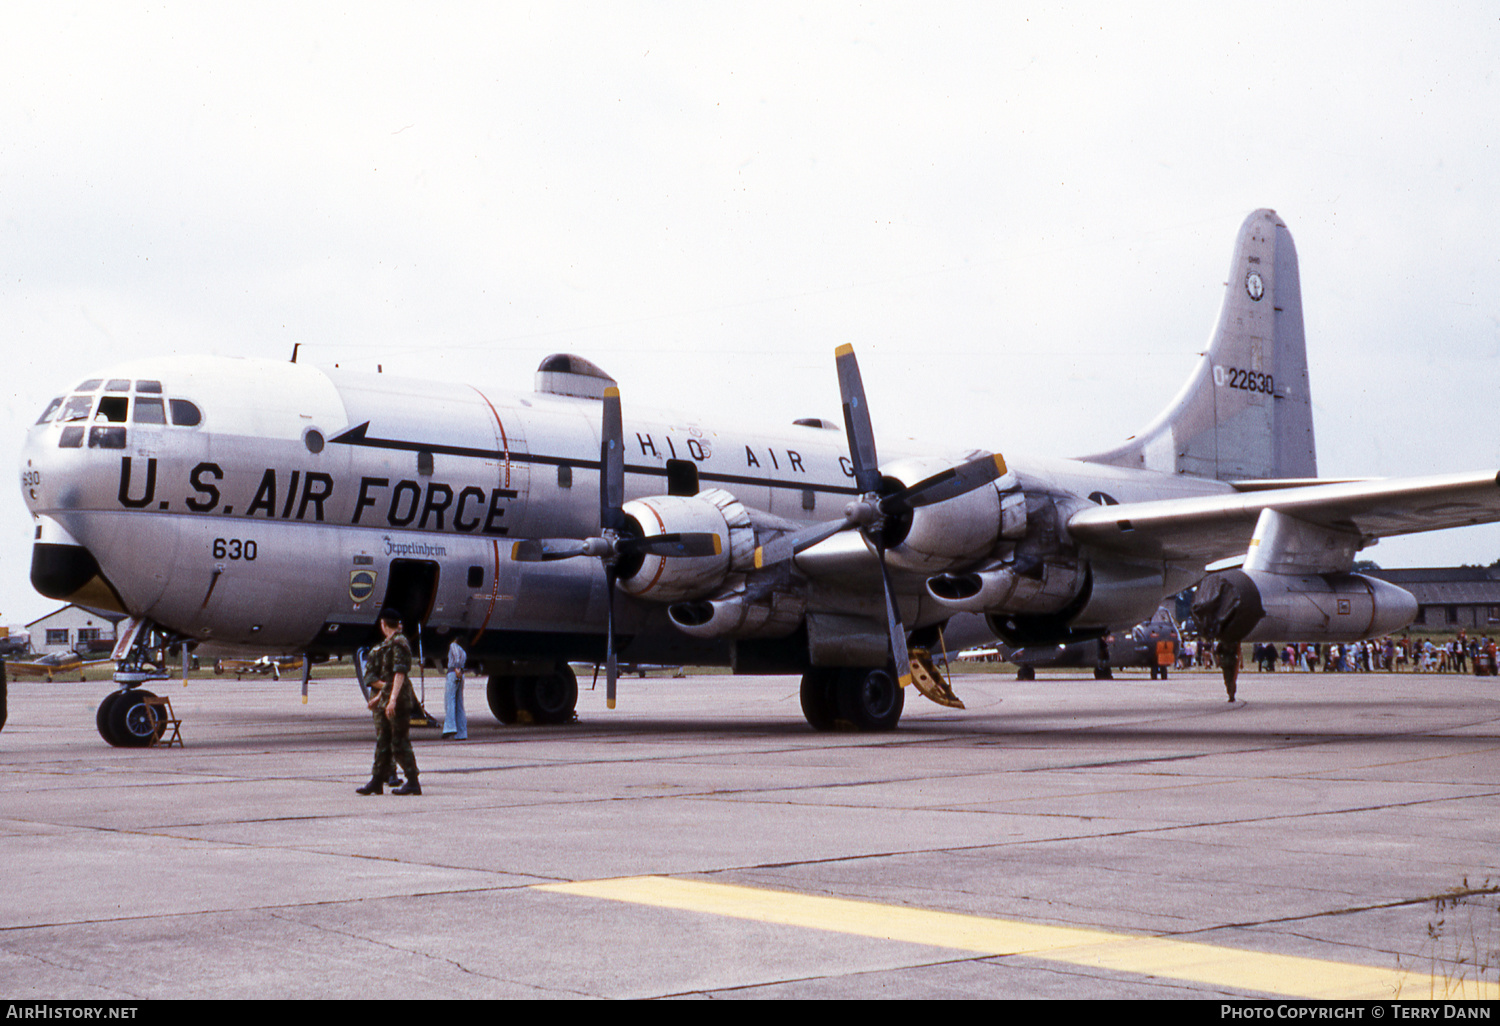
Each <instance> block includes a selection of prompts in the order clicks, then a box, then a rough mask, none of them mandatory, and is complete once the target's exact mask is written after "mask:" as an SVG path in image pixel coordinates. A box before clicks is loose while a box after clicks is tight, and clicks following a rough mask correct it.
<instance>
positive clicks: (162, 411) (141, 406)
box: [131, 395, 167, 424]
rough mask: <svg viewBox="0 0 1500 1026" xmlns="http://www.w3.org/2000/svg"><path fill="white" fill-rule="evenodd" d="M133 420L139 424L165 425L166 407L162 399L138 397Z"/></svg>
mask: <svg viewBox="0 0 1500 1026" xmlns="http://www.w3.org/2000/svg"><path fill="white" fill-rule="evenodd" d="M131 419H132V420H134V421H135V422H136V423H137V424H165V423H166V422H167V410H166V406H165V405H164V404H163V403H162V401H161V400H160V399H155V398H151V397H149V396H139V395H138V396H136V397H135V413H134V414H133V415H132V417H131Z"/></svg>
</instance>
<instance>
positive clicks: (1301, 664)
mask: <svg viewBox="0 0 1500 1026" xmlns="http://www.w3.org/2000/svg"><path fill="white" fill-rule="evenodd" d="M1245 647H1248V648H1249V649H1250V659H1249V660H1248V661H1246V660H1245V659H1244V655H1245V653H1244V651H1243V649H1242V651H1241V665H1242V666H1244V667H1247V668H1248V667H1249V666H1250V664H1251V663H1253V664H1254V665H1255V668H1256V669H1257V670H1258V671H1260V672H1263V673H1271V672H1275V671H1277V670H1282V671H1287V670H1299V671H1302V672H1305V673H1311V672H1316V671H1319V670H1321V671H1323V672H1325V673H1331V672H1357V673H1371V672H1374V671H1380V670H1384V671H1388V672H1391V673H1407V672H1411V673H1468V672H1470V671H1471V670H1472V672H1473V673H1475V674H1481V675H1489V676H1494V675H1495V666H1496V663H1495V653H1496V649H1495V642H1494V641H1493V640H1491V639H1490V638H1488V637H1480V638H1470V637H1468V636H1467V634H1466V633H1465V632H1464V631H1459V632H1458V636H1457V637H1455V638H1452V639H1450V640H1448V641H1446V642H1442V641H1434V640H1432V639H1431V638H1412V637H1407V636H1405V635H1403V636H1401V637H1399V638H1398V637H1391V636H1387V637H1384V638H1374V639H1372V640H1370V641H1355V642H1350V643H1348V644H1342V645H1339V644H1333V645H1313V644H1301V645H1295V644H1288V645H1277V644H1273V643H1258V644H1254V645H1250V646H1245ZM1177 665H1178V667H1179V668H1180V669H1187V668H1190V667H1200V668H1203V669H1216V668H1217V663H1216V661H1215V659H1214V646H1213V645H1212V644H1210V643H1208V642H1203V641H1199V640H1197V639H1194V638H1184V639H1183V642H1182V648H1181V651H1180V652H1179V653H1178V658H1177Z"/></svg>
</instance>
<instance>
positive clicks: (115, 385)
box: [104, 378, 130, 392]
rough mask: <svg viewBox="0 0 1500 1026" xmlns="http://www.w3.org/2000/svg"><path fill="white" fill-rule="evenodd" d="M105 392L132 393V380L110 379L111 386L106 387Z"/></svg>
mask: <svg viewBox="0 0 1500 1026" xmlns="http://www.w3.org/2000/svg"><path fill="white" fill-rule="evenodd" d="M104 390H105V391H106V392H129V391H130V379H129V378H110V379H109V384H107V385H105V386H104Z"/></svg>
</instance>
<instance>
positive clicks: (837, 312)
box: [0, 0, 1500, 623]
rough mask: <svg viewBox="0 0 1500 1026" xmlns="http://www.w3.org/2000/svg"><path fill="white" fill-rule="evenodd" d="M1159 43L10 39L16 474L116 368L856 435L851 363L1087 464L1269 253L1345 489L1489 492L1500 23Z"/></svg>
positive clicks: (284, 15) (1482, 543)
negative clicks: (561, 370) (617, 403)
mask: <svg viewBox="0 0 1500 1026" xmlns="http://www.w3.org/2000/svg"><path fill="white" fill-rule="evenodd" d="M1139 6H1141V5H1122V4H1118V3H1101V4H1080V5H1071V6H1066V7H1063V6H1060V5H1058V4H1055V3H1046V4H1037V5H1022V4H1004V3H994V2H987V3H975V4H957V3H954V4H942V3H922V4H906V5H895V4H885V3H865V4H852V3H851V4H840V3H831V2H818V3H816V4H812V3H808V4H776V3H766V2H757V3H753V4H743V5H735V4H727V3H711V4H705V3H680V4H667V3H639V4H631V3H621V2H612V3H599V4H582V3H546V4H536V5H530V4H519V3H515V4H511V3H495V2H490V3H482V4H474V5H467V4H441V3H424V4H421V5H417V4H410V5H394V4H380V3H361V4H320V3H315V2H306V0H300V2H297V3H294V4H284V5H283V4H273V3H265V2H257V3H254V4H229V3H215V4H198V3H194V4H184V5H174V4H151V5H149V6H145V5H142V6H136V5H132V4H129V3H99V4H77V5H72V4H65V3H61V2H57V3H36V4H25V5H19V4H17V5H11V6H9V7H8V8H7V11H6V16H5V31H4V32H3V34H0V332H3V337H4V364H3V367H4V374H3V378H0V382H3V384H0V388H3V389H4V391H5V394H6V396H7V402H6V404H5V405H6V410H5V415H4V420H3V422H0V437H3V445H0V451H3V452H5V453H9V454H10V456H11V458H12V459H13V460H14V459H15V457H16V454H17V453H18V452H19V448H20V445H21V442H22V438H23V435H24V432H25V428H26V426H27V425H28V424H29V423H30V422H31V421H32V420H34V419H35V417H36V415H37V414H38V413H39V412H40V411H41V408H42V407H43V405H44V404H45V403H46V401H47V400H48V399H49V398H50V397H51V396H53V395H54V394H57V393H58V392H59V391H60V390H62V389H64V388H66V387H68V386H70V385H72V384H75V383H76V382H77V380H78V379H80V378H81V377H83V376H85V373H86V372H88V371H89V370H90V369H93V368H96V367H103V366H107V365H108V364H110V363H112V362H114V361H115V360H117V359H120V358H124V357H133V356H144V355H160V354H172V353H215V354H223V355H243V356H263V357H269V358H273V359H286V358H288V357H289V356H290V354H291V351H292V346H293V343H296V342H301V343H303V350H302V353H303V355H302V356H301V359H303V360H307V361H311V362H314V363H318V364H326V365H332V364H334V363H339V364H341V365H343V366H346V367H350V366H354V367H368V368H371V369H373V367H374V365H375V364H376V363H381V364H383V366H384V369H385V372H386V373H388V374H391V373H396V374H410V375H414V376H422V377H437V378H443V377H453V378H462V379H468V380H475V381H482V382H486V383H489V384H491V385H493V386H495V387H497V388H503V387H513V388H519V389H528V388H530V387H531V383H532V373H533V371H534V370H535V367H536V365H537V363H538V362H540V360H541V359H542V358H543V357H544V356H546V355H547V354H548V353H552V352H575V353H579V354H582V355H584V356H587V357H588V358H590V359H592V360H594V361H595V362H596V363H598V364H600V365H601V366H602V367H604V369H605V370H607V371H609V372H610V373H611V374H613V375H614V376H615V377H616V378H618V379H619V382H620V386H621V391H622V394H623V397H624V401H625V403H626V404H627V408H628V406H629V405H630V404H632V403H638V404H641V405H650V406H656V407H668V408H671V407H685V408H688V409H695V410H699V411H702V412H704V413H709V412H711V411H712V412H715V413H717V412H720V411H722V412H723V413H724V414H725V415H727V416H730V417H732V418H733V419H735V420H736V421H737V422H743V421H746V420H750V421H752V422H753V421H754V420H755V419H756V418H761V417H769V418H770V419H771V420H772V421H776V422H784V421H787V420H790V419H792V418H793V417H798V416H825V417H830V418H832V419H835V420H837V419H838V405H839V403H838V386H837V381H836V378H835V375H834V369H833V350H834V348H835V347H836V346H837V345H839V344H841V343H844V342H851V343H853V344H854V345H855V346H856V349H857V351H858V353H859V358H860V365H861V368H862V370H863V371H864V376H865V385H866V389H867V391H868V394H869V398H870V403H871V407H872V412H873V415H874V419H875V426H876V431H877V436H878V437H879V438H881V439H887V438H890V439H894V438H899V437H917V438H923V439H932V440H935V441H937V442H940V443H946V444H949V445H962V446H965V447H967V446H974V447H985V448H991V449H996V450H999V451H1001V452H1003V453H1028V452H1032V453H1038V454H1053V455H1078V454H1081V453H1085V452H1091V451H1097V450H1100V449H1103V448H1106V447H1109V446H1112V445H1114V444H1116V443H1118V442H1119V441H1121V440H1123V439H1124V438H1125V437H1126V436H1127V435H1129V434H1132V433H1133V432H1134V431H1135V430H1136V429H1138V428H1140V427H1142V426H1144V425H1145V423H1146V422H1147V421H1149V420H1150V419H1151V418H1152V416H1154V414H1155V413H1156V412H1157V411H1158V410H1159V409H1160V408H1161V407H1162V406H1164V405H1165V404H1166V402H1167V401H1168V400H1169V399H1170V398H1171V397H1172V396H1173V395H1174V394H1175V393H1176V391H1177V389H1178V388H1179V386H1180V385H1181V384H1182V381H1183V380H1184V378H1185V377H1186V376H1187V374H1188V373H1189V371H1190V370H1191V369H1192V367H1193V365H1194V363H1195V361H1196V354H1197V353H1198V352H1200V351H1201V350H1202V348H1203V345H1204V343H1205V341H1206V340H1207V337H1208V334H1209V331H1210V330H1211V328H1212V327H1213V324H1214V321H1215V318H1216V316H1217V312H1218V306H1219V302H1220V298H1221V295H1222V288H1223V282H1224V280H1225V276H1226V273H1227V271H1228V266H1229V259H1230V255H1231V248H1232V245H1233V242H1234V237H1235V231H1236V229H1237V227H1238V225H1239V224H1240V222H1241V221H1242V220H1243V219H1244V217H1245V216H1246V215H1247V214H1248V213H1249V212H1250V211H1251V210H1253V209H1255V208H1257V207H1272V208H1274V209H1276V210H1277V211H1278V212H1279V213H1280V214H1281V216H1282V217H1283V218H1284V219H1285V221H1286V222H1287V224H1288V226H1289V227H1290V229H1291V231H1292V234H1293V236H1294V238H1295V240H1296V243H1297V248H1298V253H1299V256H1300V258H1301V266H1302V290H1303V304H1304V310H1305V316H1306V324H1307V339H1308V354H1309V359H1310V363H1311V375H1312V385H1313V395H1314V408H1315V418H1316V432H1317V440H1318V460H1319V470H1320V471H1321V473H1323V474H1324V475H1327V476H1347V475H1377V476H1387V475H1392V476H1393V475H1406V474H1415V473H1427V472H1440V471H1450V470H1452V471H1457V470H1470V469H1482V468H1491V467H1500V441H1497V434H1500V426H1497V417H1496V415H1495V410H1496V407H1497V397H1496V394H1495V393H1496V387H1497V374H1496V371H1497V367H1500V146H1497V142H1500V130H1497V128H1496V125H1497V122H1500V118H1497V116H1496V115H1497V113H1500V8H1497V7H1496V5H1495V4H1494V3H1493V2H1487V3H1472V4H1444V5H1431V6H1423V7H1416V6H1413V5H1411V4H1409V3H1407V4H1373V3H1369V2H1361V3H1350V4H1322V3H1318V4H1307V3H1303V2H1298V3H1291V4H1280V3H1266V2H1257V3H1254V4H1242V5H1228V4H1213V5H1208V4H1196V3H1193V4H1189V3H1183V4H1161V5H1152V6H1148V7H1146V8H1145V9H1144V10H1136V9H1135V8H1137V7H1139ZM12 465H13V466H15V465H16V464H15V463H13V464H12ZM18 473H19V472H18ZM31 535H32V525H31V521H30V518H29V516H28V515H27V514H26V511H25V508H24V506H23V505H22V503H21V500H20V492H19V488H18V487H16V486H12V487H10V488H8V489H3V490H0V622H3V623H19V622H24V621H26V620H30V619H33V618H35V617H37V616H40V615H42V614H43V613H45V612H47V611H49V610H50V609H52V608H53V607H54V606H55V603H53V602H51V601H50V600H46V599H43V598H41V597H40V596H38V595H36V594H35V593H34V592H33V591H32V590H31V587H30V585H29V582H28V580H27V577H28V572H29V566H30V541H31ZM1366 555H1367V556H1368V557H1369V558H1373V559H1375V560H1376V561H1377V562H1380V563H1381V564H1382V565H1384V566H1419V565H1451V564H1456V563H1463V562H1471V563H1473V562H1478V563H1489V562H1490V561H1492V560H1494V559H1497V558H1500V528H1472V529H1468V530H1466V531H1460V532H1445V533H1439V534H1430V535H1423V536H1417V537H1415V538H1411V539H1398V540H1388V541H1386V542H1383V543H1381V544H1380V545H1378V546H1376V547H1374V548H1372V549H1370V550H1368V551H1367V553H1366Z"/></svg>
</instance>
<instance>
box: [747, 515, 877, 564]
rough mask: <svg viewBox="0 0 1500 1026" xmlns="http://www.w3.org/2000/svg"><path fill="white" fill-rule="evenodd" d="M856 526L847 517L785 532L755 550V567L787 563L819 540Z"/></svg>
mask: <svg viewBox="0 0 1500 1026" xmlns="http://www.w3.org/2000/svg"><path fill="white" fill-rule="evenodd" d="M852 526H854V525H853V524H852V523H851V522H850V521H849V519H848V518H847V517H846V518H844V519H843V520H829V521H828V522H826V523H822V524H814V525H813V526H811V527H804V528H803V529H802V530H800V531H793V532H792V533H791V534H784V535H782V536H781V537H780V538H776V539H774V540H772V541H769V542H767V543H766V544H764V545H762V546H760V547H759V548H757V549H756V550H755V569H757V570H759V569H761V568H762V567H767V566H774V565H775V564H777V563H785V562H786V561H787V560H789V559H791V558H792V557H793V556H795V555H796V554H797V553H799V552H801V551H802V550H803V549H810V548H812V547H813V546H814V545H816V544H818V542H820V541H823V540H825V539H828V538H832V537H833V536H834V535H836V534H838V533H839V532H840V531H842V530H844V529H845V528H848V527H852Z"/></svg>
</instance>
